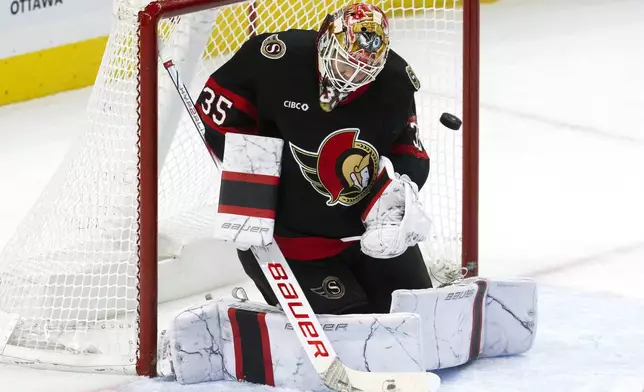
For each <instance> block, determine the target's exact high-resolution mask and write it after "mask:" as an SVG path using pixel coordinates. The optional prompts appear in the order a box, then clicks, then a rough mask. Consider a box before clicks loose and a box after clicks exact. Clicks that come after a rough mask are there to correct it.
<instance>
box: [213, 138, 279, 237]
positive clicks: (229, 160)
mask: <svg viewBox="0 0 644 392" xmlns="http://www.w3.org/2000/svg"><path fill="white" fill-rule="evenodd" d="M283 146H284V141H283V140H282V139H277V138H271V137H263V136H253V135H242V134H237V133H227V134H226V141H225V147H224V162H223V171H222V174H221V188H220V191H219V204H218V207H217V216H216V218H215V238H217V239H221V240H224V241H231V242H236V243H239V244H243V245H259V246H264V245H268V244H270V243H271V242H272V241H273V227H274V225H275V209H276V208H277V191H278V185H279V179H280V174H281V170H282V147H283Z"/></svg>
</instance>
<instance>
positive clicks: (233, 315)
mask: <svg viewBox="0 0 644 392" xmlns="http://www.w3.org/2000/svg"><path fill="white" fill-rule="evenodd" d="M228 319H229V320H230V327H231V329H232V330H233V346H234V347H235V377H237V379H238V380H240V381H242V380H243V379H244V357H243V356H242V347H241V336H239V324H238V323H237V309H235V308H228Z"/></svg>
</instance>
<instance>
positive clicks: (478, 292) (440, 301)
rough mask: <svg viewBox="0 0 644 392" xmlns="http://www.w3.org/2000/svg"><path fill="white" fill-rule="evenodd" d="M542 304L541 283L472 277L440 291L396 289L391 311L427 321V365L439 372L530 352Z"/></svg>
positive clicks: (425, 350) (424, 326)
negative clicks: (539, 296) (539, 299)
mask: <svg viewBox="0 0 644 392" xmlns="http://www.w3.org/2000/svg"><path fill="white" fill-rule="evenodd" d="M536 305H537V294H536V284H535V283H534V282H533V281H531V280H529V279H515V280H488V279H482V278H471V279H466V280H465V281H463V282H462V283H460V284H457V285H452V286H447V287H443V288H439V289H424V290H396V291H395V292H394V293H393V295H392V304H391V312H392V313H396V312H412V313H416V314H418V315H419V316H420V317H421V318H422V320H423V321H422V322H423V341H424V357H425V358H424V362H425V363H426V364H427V367H426V370H435V369H442V368H448V367H453V366H458V365H462V364H464V363H466V362H469V361H471V360H474V359H477V358H479V357H495V356H500V355H513V354H519V353H523V352H525V351H527V350H529V349H530V347H532V343H533V341H534V336H535V334H534V332H535V325H536V309H537V308H536Z"/></svg>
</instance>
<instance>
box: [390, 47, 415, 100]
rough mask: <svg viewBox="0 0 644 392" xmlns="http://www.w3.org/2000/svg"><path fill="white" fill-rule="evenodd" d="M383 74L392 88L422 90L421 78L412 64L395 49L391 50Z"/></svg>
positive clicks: (411, 90)
mask: <svg viewBox="0 0 644 392" xmlns="http://www.w3.org/2000/svg"><path fill="white" fill-rule="evenodd" d="M382 74H383V75H382V76H383V79H385V81H386V83H387V84H388V85H389V88H391V89H396V90H405V91H410V92H416V91H418V90H420V87H421V86H420V80H419V79H418V76H417V75H416V73H415V72H414V70H413V68H412V67H411V65H409V64H408V63H407V62H406V61H405V60H404V59H403V58H402V57H400V55H399V54H398V53H396V52H394V51H393V50H392V51H390V52H389V58H388V59H387V63H386V65H385V68H384V69H383V70H382Z"/></svg>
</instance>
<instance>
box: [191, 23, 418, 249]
mask: <svg viewBox="0 0 644 392" xmlns="http://www.w3.org/2000/svg"><path fill="white" fill-rule="evenodd" d="M316 34H317V33H316V32H315V31H309V30H288V31H284V32H279V33H271V34H262V35H259V36H256V37H253V38H251V39H249V40H248V41H247V42H246V43H245V44H244V45H242V47H241V48H240V49H239V50H238V51H237V53H235V55H234V56H233V57H232V58H231V59H230V60H229V61H227V62H226V63H225V64H224V65H222V66H221V67H220V68H219V69H218V70H217V71H215V72H214V73H213V74H212V75H211V76H210V78H209V79H208V81H207V82H206V85H205V86H204V88H203V90H202V92H201V94H200V96H199V98H198V100H197V103H196V109H197V111H198V112H199V115H200V116H201V119H202V120H203V122H204V124H205V126H206V140H207V142H208V143H209V144H210V146H211V148H212V149H213V151H214V152H215V154H217V155H218V156H219V157H220V158H223V147H224V135H225V134H226V133H227V132H237V133H246V134H255V135H262V136H271V137H278V138H281V139H283V140H284V150H283V155H282V173H281V178H280V185H279V202H278V207H277V214H276V220H275V238H276V240H277V242H278V244H279V245H280V247H281V248H282V251H283V252H284V254H285V256H286V257H289V256H290V257H291V258H296V259H312V258H316V256H315V255H318V256H329V255H330V254H332V253H335V252H337V251H341V250H342V249H343V247H344V246H343V245H341V244H342V243H340V242H339V241H337V239H339V238H343V237H351V236H360V235H361V234H362V233H363V232H364V226H363V224H362V221H361V219H360V216H361V214H362V212H363V211H364V209H365V206H366V196H367V195H368V194H369V191H370V189H371V187H372V185H373V183H374V181H375V178H376V176H377V174H378V166H379V159H380V156H386V157H388V158H389V159H391V161H392V162H393V165H394V169H395V171H396V172H398V173H401V174H407V175H409V177H410V178H411V179H412V180H413V181H414V182H415V183H416V184H418V186H419V187H422V185H423V184H424V183H425V180H426V178H427V175H428V172H429V158H428V156H427V154H426V152H425V150H424V149H423V146H422V145H421V143H420V141H419V139H418V129H417V128H418V126H417V122H416V108H415V102H414V93H415V91H416V90H417V89H418V87H419V83H418V79H416V77H415V75H414V73H413V71H412V70H411V67H410V66H409V65H408V64H407V63H406V62H405V61H404V60H403V59H402V58H401V57H400V56H399V55H397V54H396V53H395V52H394V51H393V50H391V51H390V53H389V58H388V60H387V63H386V65H385V67H384V69H383V70H382V71H381V73H380V74H379V75H378V77H377V78H376V80H375V81H374V82H373V83H371V84H369V85H367V86H364V87H363V88H361V89H359V90H358V91H356V92H354V93H352V94H351V95H349V96H348V97H347V98H346V99H345V100H344V101H343V102H342V103H340V105H339V106H337V107H336V108H335V109H334V110H332V111H331V112H325V111H324V110H322V109H321V108H320V97H319V85H318V74H317V51H316V46H315V38H316ZM294 238H297V239H298V240H297V241H293V239H294ZM321 244H322V246H321V248H324V249H317V250H316V246H317V247H318V248H320V246H319V245H321Z"/></svg>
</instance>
